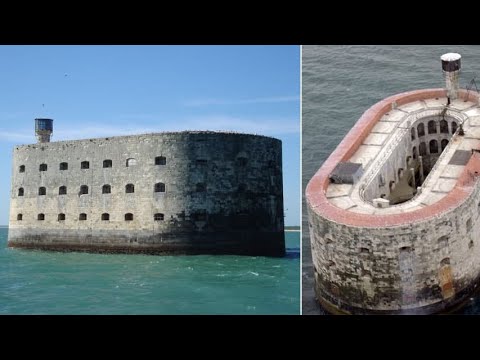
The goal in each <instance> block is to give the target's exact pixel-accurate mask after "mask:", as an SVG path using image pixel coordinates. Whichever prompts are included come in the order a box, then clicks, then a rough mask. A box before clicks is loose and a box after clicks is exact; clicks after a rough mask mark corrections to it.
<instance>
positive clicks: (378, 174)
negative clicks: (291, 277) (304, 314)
mask: <svg viewBox="0 0 480 360" xmlns="http://www.w3.org/2000/svg"><path fill="white" fill-rule="evenodd" d="M441 63H442V70H443V74H444V77H445V81H446V86H445V88H443V89H441V88H440V89H425V90H414V91H409V92H405V93H401V94H397V95H393V96H390V97H388V98H386V99H384V100H382V101H380V102H379V103H377V104H375V105H373V106H372V107H371V108H370V109H368V110H367V111H366V112H365V113H364V114H363V115H362V117H361V118H360V119H359V120H358V122H357V123H356V124H355V126H354V127H353V128H352V129H351V130H350V132H349V133H348V134H347V135H346V137H345V138H344V139H343V140H342V142H341V143H340V144H339V145H338V147H337V148H336V149H335V150H334V151H333V153H332V154H331V155H330V157H329V158H328V159H327V160H326V161H325V162H324V163H323V165H322V166H321V167H320V169H319V170H318V171H317V173H316V174H315V175H314V176H313V178H312V179H311V180H310V182H309V184H308V186H307V188H306V200H307V208H308V213H309V230H310V240H311V247H312V260H313V265H314V269H313V270H314V276H315V293H316V298H317V300H318V301H319V302H320V303H321V304H322V305H323V307H324V308H325V309H326V310H327V311H329V312H331V313H347V314H392V313H393V314H419V313H421V314H425V313H438V312H448V311H451V310H452V309H455V308H457V307H459V306H461V305H462V304H463V303H464V302H465V301H468V298H469V296H471V294H472V293H473V292H474V291H476V288H477V285H478V283H479V280H480V236H479V234H480V184H479V178H480V154H479V151H480V106H479V96H478V93H477V92H476V91H472V90H468V89H465V90H463V89H459V85H458V78H459V71H460V65H461V56H460V55H459V54H455V53H448V54H445V55H443V56H442V57H441Z"/></svg>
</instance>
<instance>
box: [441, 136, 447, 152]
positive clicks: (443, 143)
mask: <svg viewBox="0 0 480 360" xmlns="http://www.w3.org/2000/svg"><path fill="white" fill-rule="evenodd" d="M441 145H442V151H443V150H444V149H445V148H446V147H447V145H448V140H447V139H443V140H442V142H441Z"/></svg>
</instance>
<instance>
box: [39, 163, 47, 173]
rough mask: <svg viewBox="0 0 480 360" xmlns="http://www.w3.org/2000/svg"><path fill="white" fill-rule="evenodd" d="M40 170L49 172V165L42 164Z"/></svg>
mask: <svg viewBox="0 0 480 360" xmlns="http://www.w3.org/2000/svg"><path fill="white" fill-rule="evenodd" d="M39 170H40V171H47V164H40V167H39Z"/></svg>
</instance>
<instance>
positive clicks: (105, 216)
mask: <svg viewBox="0 0 480 360" xmlns="http://www.w3.org/2000/svg"><path fill="white" fill-rule="evenodd" d="M102 220H103V221H108V220H110V214H107V213H103V214H102Z"/></svg>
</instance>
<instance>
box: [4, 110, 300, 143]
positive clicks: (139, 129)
mask: <svg viewBox="0 0 480 360" xmlns="http://www.w3.org/2000/svg"><path fill="white" fill-rule="evenodd" d="M128 116H130V115H128ZM147 117H148V118H150V115H148V116H144V117H143V116H142V117H140V118H143V119H146V118H147ZM117 118H118V117H117ZM151 118H152V119H160V117H157V116H154V115H152V116H151ZM136 120H137V121H136V123H135V124H133V125H132V123H131V122H128V123H123V124H122V123H115V124H105V125H97V124H99V123H105V121H103V120H102V121H97V122H87V123H86V122H81V121H78V123H79V124H81V125H80V126H72V124H71V123H70V124H66V123H63V124H62V123H61V122H59V123H58V124H57V126H56V127H55V128H54V130H53V136H52V141H60V140H78V139H88V138H101V137H110V136H124V135H136V134H148V133H156V132H164V131H185V130H211V131H233V132H241V133H249V134H259V135H267V136H278V135H284V134H297V133H299V132H300V121H299V119H289V118H254V117H252V118H242V117H233V116H228V115H212V116H201V117H191V118H184V119H181V120H173V121H158V120H156V121H153V120H152V121H146V120H144V121H141V119H136ZM138 120H140V121H138ZM152 123H153V125H152ZM0 139H2V140H4V141H8V142H13V143H16V144H29V143H34V142H36V139H35V134H34V132H33V129H31V128H28V129H24V130H18V129H17V130H16V131H8V130H1V129H0Z"/></svg>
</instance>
